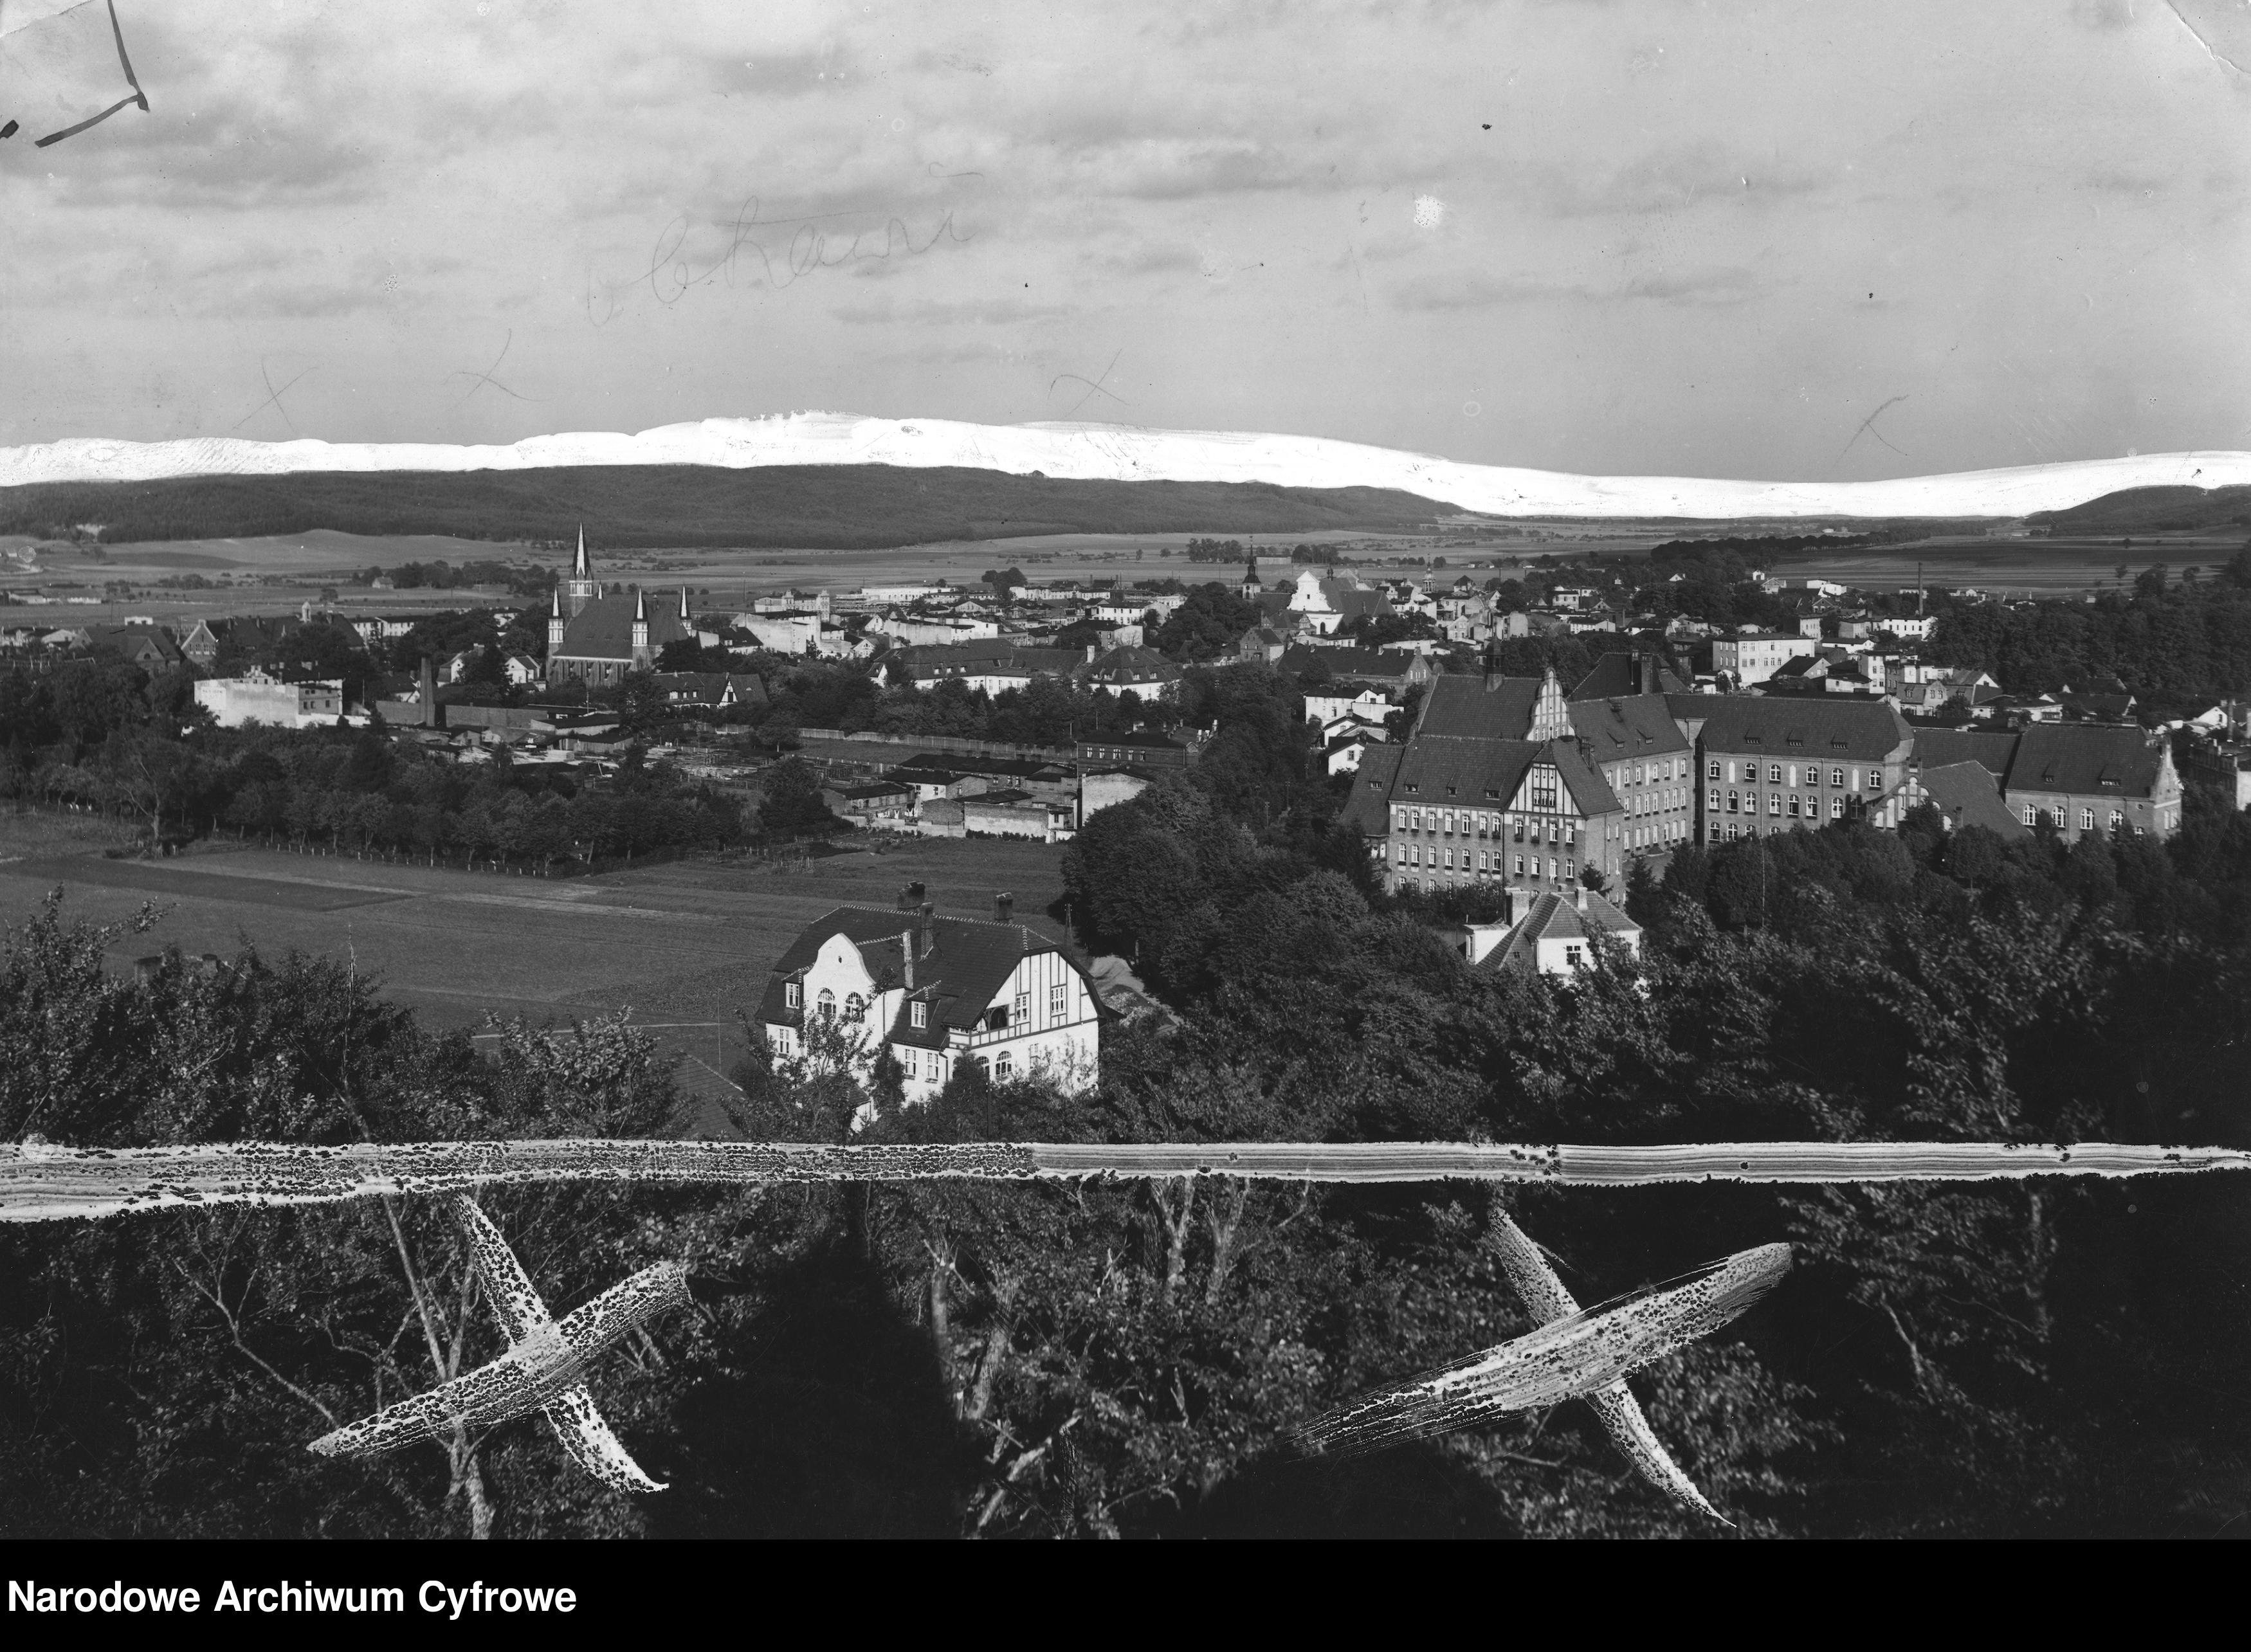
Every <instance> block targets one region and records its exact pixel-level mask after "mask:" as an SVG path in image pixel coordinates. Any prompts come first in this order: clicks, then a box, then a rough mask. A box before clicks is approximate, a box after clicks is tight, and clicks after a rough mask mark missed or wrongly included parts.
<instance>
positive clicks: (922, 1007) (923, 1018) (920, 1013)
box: [907, 999, 930, 1027]
mask: <svg viewBox="0 0 2251 1652" xmlns="http://www.w3.org/2000/svg"><path fill="white" fill-rule="evenodd" d="M907 1025H908V1026H915V1027H925V1026H929V1025H930V1006H929V1005H927V1004H925V1003H924V1002H923V1001H922V1000H921V999H916V1000H915V1001H914V1002H913V1003H911V1004H910V1005H908V1006H907Z"/></svg>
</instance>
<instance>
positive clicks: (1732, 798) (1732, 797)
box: [1728, 791, 1742, 814]
mask: <svg viewBox="0 0 2251 1652" xmlns="http://www.w3.org/2000/svg"><path fill="white" fill-rule="evenodd" d="M1741 796H1742V793H1741V792H1739V791H1730V792H1729V793H1728V813H1729V814H1733V813H1734V812H1735V802H1736V799H1737V798H1740V797H1741Z"/></svg>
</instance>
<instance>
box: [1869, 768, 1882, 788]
mask: <svg viewBox="0 0 2251 1652" xmlns="http://www.w3.org/2000/svg"><path fill="white" fill-rule="evenodd" d="M1883 789H1884V771H1882V770H1881V769H1871V770H1869V771H1868V790H1869V791H1882V790H1883Z"/></svg>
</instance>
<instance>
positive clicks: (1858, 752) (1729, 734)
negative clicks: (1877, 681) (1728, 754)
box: [1702, 694, 1915, 763]
mask: <svg viewBox="0 0 2251 1652" xmlns="http://www.w3.org/2000/svg"><path fill="white" fill-rule="evenodd" d="M1710 700H1711V710H1710V712H1709V713H1708V714H1707V715H1706V717H1705V719H1704V727H1703V731H1702V734H1703V742H1704V749H1705V750H1707V751H1738V752H1749V753H1753V754H1755V755H1757V756H1760V757H1788V756H1790V755H1791V754H1793V753H1795V754H1797V755H1800V756H1803V757H1816V758H1819V759H1821V760H1822V761H1824V762H1826V761H1828V760H1829V759H1831V758H1833V757H1842V758H1846V759H1848V760H1851V761H1857V762H1860V763H1875V762H1881V761H1883V760H1884V759H1886V758H1887V757H1890V756H1891V755H1892V754H1893V753H1894V752H1895V751H1897V750H1900V749H1901V748H1902V747H1904V746H1906V745H1908V743H1910V742H1912V740H1913V739H1914V737H1915V730H1914V729H1911V728H1910V727H1908V722H1907V720H1906V719H1905V718H1904V717H1902V716H1901V715H1900V714H1899V713H1898V712H1897V711H1896V710H1894V708H1892V707H1890V706H1889V705H1887V704H1886V703H1884V702H1882V701H1880V700H1847V699H1846V698H1844V697H1843V696H1842V695H1834V696H1832V695H1823V696H1822V697H1821V698H1819V699H1811V698H1808V699H1802V700H1801V699H1781V698H1774V697H1769V696H1766V695H1738V694H1724V695H1712V696H1710Z"/></svg>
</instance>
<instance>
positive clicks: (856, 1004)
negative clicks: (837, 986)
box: [844, 992, 868, 1022]
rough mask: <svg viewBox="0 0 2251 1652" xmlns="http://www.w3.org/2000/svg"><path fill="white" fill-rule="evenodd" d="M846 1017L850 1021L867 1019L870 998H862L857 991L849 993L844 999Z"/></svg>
mask: <svg viewBox="0 0 2251 1652" xmlns="http://www.w3.org/2000/svg"><path fill="white" fill-rule="evenodd" d="M844 1019H845V1020H848V1021H855V1022H857V1021H864V1020H867V1019H868V1000H867V999H863V998H862V997H861V996H860V995H859V994H858V993H857V992H853V993H850V994H848V995H847V996H846V998H845V999H844Z"/></svg>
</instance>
